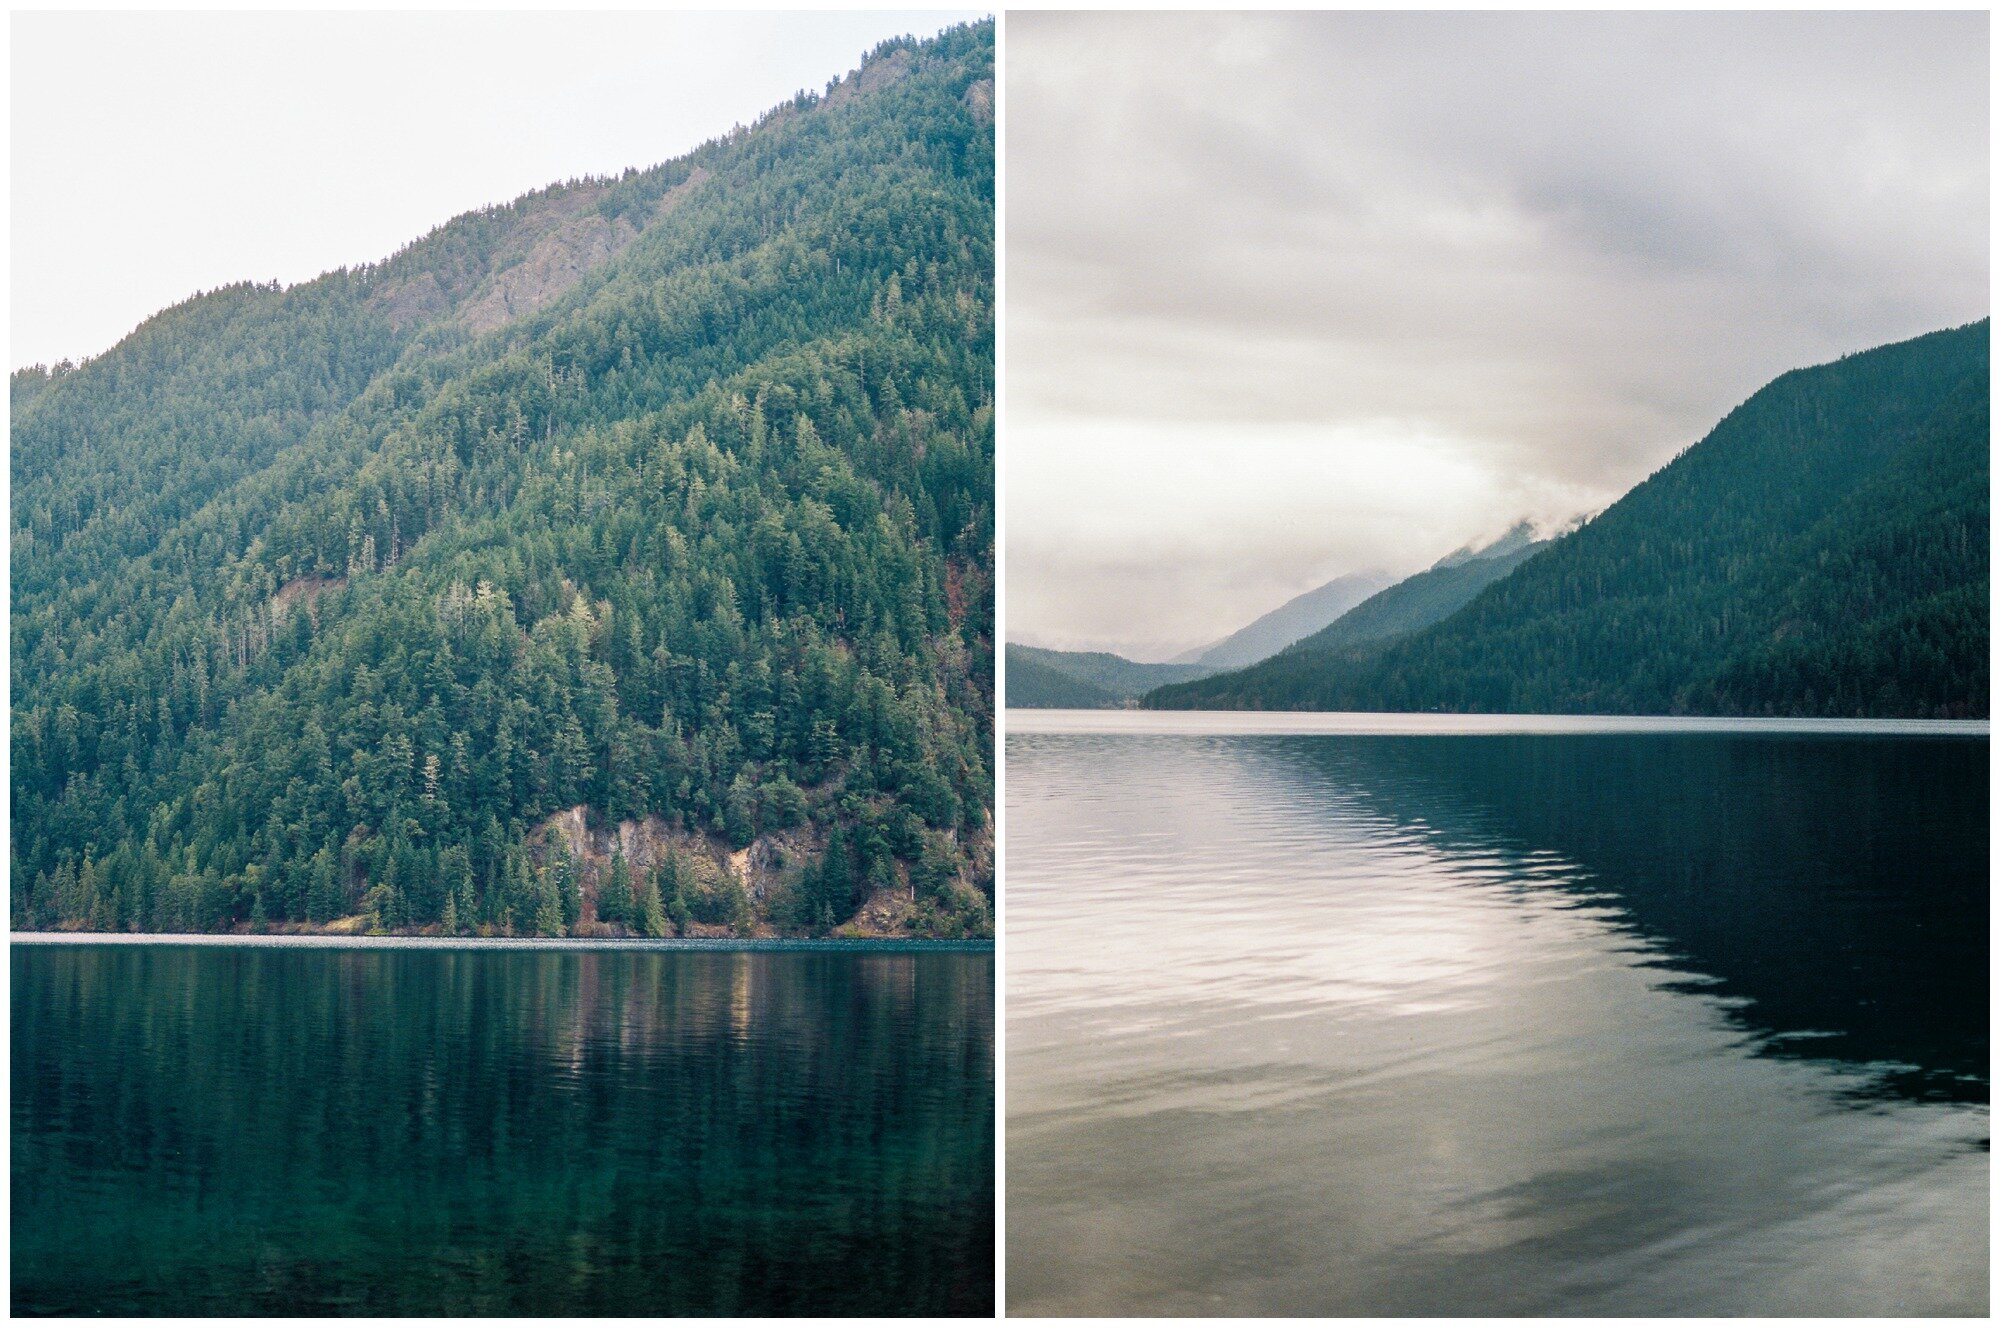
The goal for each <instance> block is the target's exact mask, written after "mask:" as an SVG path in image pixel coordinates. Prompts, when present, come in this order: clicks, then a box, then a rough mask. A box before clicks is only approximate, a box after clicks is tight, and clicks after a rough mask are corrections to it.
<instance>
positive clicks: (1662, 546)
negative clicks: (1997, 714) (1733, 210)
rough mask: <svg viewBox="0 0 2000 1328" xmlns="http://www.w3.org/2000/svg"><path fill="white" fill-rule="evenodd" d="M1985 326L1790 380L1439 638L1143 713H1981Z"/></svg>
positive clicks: (1984, 675)
mask: <svg viewBox="0 0 2000 1328" xmlns="http://www.w3.org/2000/svg"><path fill="white" fill-rule="evenodd" d="M1988 333H1989V325H1988V323H1987V322H1986V321H1984V320H1982V321H1981V322H1979V323H1975V324H1972V325H1970V326H1967V327H1961V328H1955V329H1952V330H1949V331H1944V332H1936V333H1932V334H1930V335H1928V336H1923V337H1918V338H1916V339H1915V340H1912V341H1906V342H1900V343H1897V344H1895V345H1891V346H1883V347H1878V348H1877V349H1874V350H1870V351H1866V352H1863V353H1860V354H1856V355H1850V356H1847V357H1845V358H1843V359H1840V360H1838V361H1835V362H1833V363H1831V364H1824V365H1820V366H1818V367H1815V368H1811V369H1800V370H1796V371H1794V372H1792V373H1788V374H1785V375H1784V376H1782V377H1780V378H1778V379H1777V380H1775V381H1774V382H1772V383H1771V384H1769V385H1768V386H1766V387H1765V388H1763V389H1762V390H1761V391H1759V392H1757V393H1756V394H1755V395H1754V396H1752V397H1751V398H1750V399H1749V400H1748V401H1746V402H1744V403H1743V404H1742V405H1741V406H1739V407H1738V408H1737V409H1736V410H1734V411H1732V412H1731V413H1730V414H1729V416H1728V417H1727V418H1725V419H1724V420H1723V421H1722V422H1721V423H1720V424H1719V425H1717V426H1716V428H1715V429H1714V431H1713V432H1711V433H1710V434H1709V435H1708V437H1707V438H1705V439H1703V440H1702V441H1701V442H1700V443H1697V444H1696V445H1695V446H1693V447H1691V448H1689V449H1688V450H1687V451H1685V452H1683V453H1682V454H1681V455H1680V456H1679V457H1677V458H1676V459H1675V460H1674V461H1673V462H1672V463H1670V464H1669V465H1667V466H1665V467H1664V468H1662V469H1661V470H1660V471H1659V472H1657V473H1656V474H1654V475H1653V476H1652V477H1651V478H1649V479H1647V480H1646V481H1645V482H1644V483H1642V484H1640V485H1639V486H1638V487H1636V488H1635V489H1633V490H1632V491H1631V492H1630V493H1628V494H1627V495H1626V496H1625V497H1624V498H1622V499H1620V500H1619V501H1618V502H1617V503H1615V504H1614V505H1612V506H1611V507H1610V508H1608V509H1607V510H1606V511H1605V512H1604V513H1603V514H1602V515H1600V516H1599V517H1597V518H1596V519H1595V520H1594V521H1592V522H1590V523H1589V524H1588V525H1586V526H1584V527H1583V528H1581V529H1580V530H1577V531H1575V532H1574V533H1572V534H1569V535H1566V536H1564V537H1563V538H1561V539H1559V540H1557V541H1556V542H1555V543H1554V544H1553V545H1551V546H1550V547H1549V548H1548V549H1547V550H1546V551H1545V552H1542V553H1540V554H1538V555H1537V556H1535V557H1532V558H1529V559H1528V560H1526V561H1525V562H1523V563H1522V564H1521V565H1520V566H1519V567H1518V568H1516V569H1515V570H1513V571H1512V572H1511V573H1509V574H1508V575H1507V576H1505V577H1504V578H1502V579H1500V580H1499V581H1497V582H1495V583H1494V584H1493V585H1491V586H1490V587H1488V588H1487V589H1485V590H1484V591H1483V592H1481V593H1480V594H1479V595H1478V596H1477V597H1476V598H1474V599H1473V600H1472V601H1471V603H1469V604H1467V605H1466V606H1465V607H1464V608H1462V609H1460V610H1459V611H1458V612H1456V613H1454V614H1452V615H1451V616H1450V617H1448V618H1446V619H1444V621H1442V622H1439V623H1437V624H1436V625H1435V626H1432V627H1429V628H1426V629H1424V630H1420V631H1415V632H1409V633H1406V634H1403V635H1399V636H1396V637H1393V638H1391V639H1388V640H1386V641H1378V642H1376V643H1374V644H1372V645H1367V644H1354V645H1347V646H1340V645H1338V644H1337V643H1331V642H1329V643H1323V644H1326V645H1327V648H1324V649H1310V648H1308V646H1309V644H1310V643H1302V644H1301V646H1300V647H1299V648H1296V649H1294V650H1293V651H1291V652H1288V653H1286V654H1282V655H1279V656H1277V657H1275V658H1274V659H1271V660H1267V661H1265V663H1263V664H1261V665H1258V666H1256V667H1254V668H1251V669H1246V670H1243V671H1241V672H1238V673H1233V674H1224V675H1219V676H1217V677H1214V678H1208V679H1203V680H1201V681H1198V682H1190V683H1184V684H1180V685H1177V686H1171V687H1163V688H1161V689H1159V690H1157V691H1155V692H1152V693H1150V694H1149V695H1148V697H1147V704H1149V705H1154V706H1160V707H1170V708H1171V707H1179V708H1233V707H1244V708H1270V709H1325V710H1447V711H1495V712H1510V711H1511V712H1553V713H1601V714H1631V713H1640V714H1738V715H1806V716H1864V715H1881V716H1913V717H1940V718H1950V717H1983V716H1985V715H1986V714H1987V705H1988V702H1987V692H1988V686H1989V677H1990V673H1989V661H1988V639H1987V638H1988V629H1987V614H1988V607H1987V606H1988V576H1989V572H1988V556H1989V535H1990V532H1989V517H1988V506H1987V503H1988V469H1989V462H1988V398H1989V391H1990V388H1989V377H1990V373H1989V361H1990V356H1989V346H1988Z"/></svg>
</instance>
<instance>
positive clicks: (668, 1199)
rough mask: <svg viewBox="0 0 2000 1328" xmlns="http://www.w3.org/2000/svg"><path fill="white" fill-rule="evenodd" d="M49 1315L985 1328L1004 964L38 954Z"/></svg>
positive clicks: (623, 956)
mask: <svg viewBox="0 0 2000 1328" xmlns="http://www.w3.org/2000/svg"><path fill="white" fill-rule="evenodd" d="M12 960H13V977H12V990H13V1102H12V1110H13V1201H12V1202H13V1214H12V1215H13V1309H14V1312H15V1313H17V1314H169V1313H173V1314H275V1313H297V1314H392V1315H429V1314H503V1313H504V1314H530V1315H533V1314H571V1315H630V1314H980V1315H983V1314H987V1313H989V1312H990V1311H991V1309H992V1305H993V1234H994V1233H993V1187H994V1149H993V1134H994V1130H993V1124H994V1121H993V972H994V965H993V957H992V955H991V954H966V953H887V954H885V953H872V954H864V955H843V954H825V953H809V954H786V953H776V954H773V953H757V954H744V953H733V954H714V953H643V952H616V951H601V952H575V951H570V952H544V953H519V952H511V953H510V952H468V951H417V952H412V951H399V950H304V949H287V948H277V947H270V948H265V947H257V948H215V947H199V946H110V945H103V946H99V945H91V946H41V945H16V946H13V947H12Z"/></svg>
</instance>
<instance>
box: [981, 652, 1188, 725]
mask: <svg viewBox="0 0 2000 1328" xmlns="http://www.w3.org/2000/svg"><path fill="white" fill-rule="evenodd" d="M1210 672H1212V670H1210V669H1207V668H1204V667H1203V666H1201V665H1199V664H1141V663H1138V662H1137V661H1135V660H1129V659H1126V658H1125V657H1124V656H1123V655H1113V654H1109V653H1107V652H1105V651H1071V650H1044V649H1041V648H1040V647H1038V646H1023V645H1014V644H1011V643H1010V644H1009V645H1008V647H1007V704H1008V705H1010V706H1014V707H1017V708H1024V709H1031V710H1032V709H1055V710H1091V709H1100V708H1103V707H1105V706H1115V705H1123V704H1125V703H1126V702H1128V701H1133V700H1136V699H1137V698H1138V697H1140V696H1142V695H1144V694H1145V693H1146V692H1149V691H1151V690H1152V689H1153V688H1155V687H1158V686H1160V685H1161V684H1162V683H1169V682H1184V681H1186V680H1187V679H1190V678H1201V677H1206V676H1207V675H1208V674H1209V673H1210Z"/></svg>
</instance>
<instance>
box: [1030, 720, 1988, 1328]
mask: <svg viewBox="0 0 2000 1328" xmlns="http://www.w3.org/2000/svg"><path fill="white" fill-rule="evenodd" d="M1312 718H1315V719H1317V720H1318V722H1321V723H1325V724H1327V725H1329V726H1330V727H1331V726H1336V725H1338V726H1343V727H1344V728H1345V729H1346V730H1347V731H1344V732H1336V733H1326V734H1319V733H1313V732H1296V733H1287V734H1276V733H1268V732H1250V733H1242V732H1232V731H1230V729H1229V726H1230V725H1232V724H1238V723H1242V722H1243V719H1242V718H1241V717H1236V716H1199V715H1191V716H1185V717H1182V716H1173V717H1162V716H1156V715H1136V716H1125V715H1112V716H1110V717H1102V716H1098V715H1094V714H1093V715H1091V716H1087V717H1085V718H1084V720H1083V721H1082V723H1080V724H1079V725H1078V727H1083V725H1084V724H1087V725H1088V726H1089V729H1088V731H1085V732H1070V733H1064V732H1049V733H1025V734H1024V733H1019V732H1015V733H1010V736H1009V738H1008V742H1007V815H1008V821H1007V881H1006V891H1007V900H1008V903H1007V937H1008V950H1007V983H1008V987H1007V1018H1008V1042H1007V1056H1008V1080H1007V1083H1008V1091H1007V1114H1008V1121H1007V1131H1008V1151H1007V1220H1008V1241H1007V1259H1008V1270H1007V1295H1008V1302H1009V1310H1010V1311H1011V1312H1012V1313H1015V1314H1021V1315H1054V1314H1064V1315H1091V1314H1328V1315H1602V1316H1659V1315H1693V1316H1709V1315H1777V1316H1789V1315H1804V1316H1813V1315H1983V1314H1984V1313H1986V1311H1987V1308H1988V1301H1987V1284H1988V1274H1989V1262H1988V1217H1987V1212H1988V1189H1989V1172H1990V1155H1989V1151H1988V1137H1989V1132H1990V1114H1989V1111H1988V1106H1987V1102H1988V1083H1989V1077H1988V1069H1989V1065H1988V1061H1989V1053H1988V1041H1987V1039H1988V1000H1989V995H1988V993H1989V987H1988V954H1987V937H1988V930H1989V919H1990V912H1989V905H1988V899H1989V888H1990V887H1989V876H1988V866H1989V862H1988V859H1989V833H1988V821H1987V818H1988V796H1989V779H1988V773H1987V772H1988V760H1989V744H1988V740H1987V738H1986V736H1985V734H1984V732H1983V730H1977V729H1975V730H1962V729H1943V730H1933V729H1925V730H1919V731H1915V732H1908V733H1905V732H1881V731H1877V730H1875V729H1873V728H1870V727H1868V726H1859V725H1841V724H1821V725H1805V726H1775V725H1768V724H1766V725H1759V724H1755V723H1749V724H1741V725H1737V726H1735V727H1729V726H1722V725H1708V726H1705V727H1698V726H1691V725H1688V724H1684V723H1676V722H1672V721H1657V722H1640V721H1620V722H1613V723H1608V724H1606V723H1598V722H1594V721H1588V720H1575V721H1564V722H1563V723H1561V724H1550V725H1548V727H1549V728H1550V729H1551V730H1553V731H1548V732H1542V731H1532V732H1521V731H1511V732H1510V731H1505V730H1504V729H1503V728H1502V726H1501V724H1500V723H1499V722H1496V721H1493V720H1478V721H1463V720H1454V719H1450V718H1440V717H1417V718H1418V719H1420V720H1421V721H1422V724H1421V725H1419V724H1416V723H1412V722H1411V721H1410V719H1409V718H1408V717H1400V716H1399V717H1367V716H1360V717H1339V716H1333V717H1323V718H1322V717H1312ZM1249 719H1250V720H1251V721H1253V722H1261V723H1266V724H1270V723H1273V722H1275V721H1274V720H1271V719H1264V718H1261V717H1255V716H1252V717H1249ZM1010 722H1011V717H1010ZM1042 722H1044V723H1048V722H1049V721H1048V720H1043V721H1042ZM1286 722H1297V721H1295V720H1291V719H1289V717H1288V718H1287V720H1286ZM1509 722H1511V723H1513V724H1515V725H1517V726H1524V725H1526V724H1527V723H1529V722H1530V721H1524V720H1513V721H1509ZM1121 724H1122V725H1125V726H1128V727H1129V729H1130V730H1131V731H1126V732H1120V731H1119V726H1120V725H1121ZM1371 726H1372V728H1373V729H1391V730H1392V731H1388V732H1377V731H1371Z"/></svg>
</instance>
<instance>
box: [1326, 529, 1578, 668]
mask: <svg viewBox="0 0 2000 1328" xmlns="http://www.w3.org/2000/svg"><path fill="white" fill-rule="evenodd" d="M1549 543H1550V541H1548V540H1538V539H1536V538H1535V535H1534V527H1533V526H1532V525H1530V524H1529V523H1527V522H1525V521H1523V522H1521V523H1520V524H1518V525H1516V526H1514V527H1513V528H1512V529H1510V530H1509V531H1508V532H1507V533H1506V534H1505V535H1502V536H1501V537H1500V538H1499V539H1497V540H1495V541H1494V542H1493V543H1491V544H1488V545H1485V546H1484V547H1480V548H1473V547H1470V546H1468V547H1466V548H1463V549H1459V550H1458V551H1457V552H1455V553H1448V554H1446V555H1445V556H1444V557H1442V558H1440V559H1438V561H1437V562H1435V563H1433V564H1432V565H1431V566H1430V567H1429V568H1428V569H1426V570H1424V571H1421V572H1419V573H1417V574H1416V575H1415V576H1413V577H1410V578H1409V579H1407V580H1404V581H1398V582H1397V583H1396V584H1395V585H1393V586H1390V587H1389V588H1388V589H1386V590H1383V591H1381V592H1379V593H1377V594H1374V595H1371V596H1369V597H1368V598H1367V599H1365V600H1363V601H1361V603H1359V604H1357V605H1355V606H1354V607H1353V608H1351V609H1349V610H1348V611H1347V612H1346V613H1343V614H1342V615H1340V617H1339V618H1337V619H1335V620H1334V621H1333V622H1331V623H1329V624H1328V625H1327V626H1325V627H1323V628H1321V629H1320V630H1319V631H1317V632H1314V633H1313V634H1312V635H1311V636H1308V637H1306V638H1305V639H1304V640H1302V641H1295V642H1293V643H1292V644H1291V645H1289V646H1287V647H1286V650H1288V651H1292V652H1312V651H1323V650H1339V649H1344V648H1347V647H1351V646H1360V645H1366V644H1368V643H1369V642H1371V641H1384V640H1387V639H1388V638H1390V637H1392V636H1401V635H1402V634H1403V633H1405V632H1414V631H1416V630H1417V629H1418V628H1420V627H1428V626H1430V625H1431V624H1432V623H1434V622H1441V621H1443V620H1444V619H1445V618H1447V617H1449V616H1450V615H1451V614H1453V613H1456V612H1458V610H1459V609H1461V608H1463V607H1464V606H1465V605H1466V604H1468V603H1470V602H1471V601H1472V597H1473V596H1475V595H1477V594H1478V593H1479V592H1480V591H1482V590H1484V589H1486V587H1488V586H1490V585H1492V584H1493V583H1494V582H1495V581H1498V580H1499V579H1500V578H1501V577H1503V576H1505V575H1507V574H1508V573H1509V572H1511V571H1513V570H1514V569H1515V568H1516V567H1519V566H1520V565H1521V564H1522V563H1524V562H1526V561H1527V560H1528V559H1529V558H1532V557H1534V556H1535V555H1536V554H1537V553H1540V552H1541V551H1542V550H1543V549H1545V548H1547V547H1548V545H1549Z"/></svg>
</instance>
